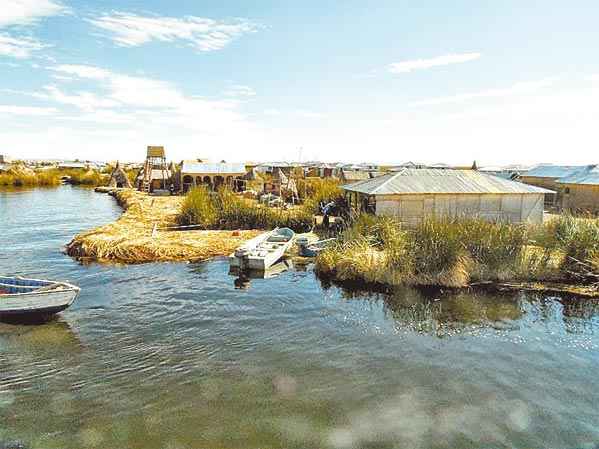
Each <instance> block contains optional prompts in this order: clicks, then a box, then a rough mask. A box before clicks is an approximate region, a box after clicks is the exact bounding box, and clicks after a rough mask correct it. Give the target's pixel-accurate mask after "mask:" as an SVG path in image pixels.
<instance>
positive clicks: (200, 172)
mask: <svg viewBox="0 0 599 449" xmlns="http://www.w3.org/2000/svg"><path fill="white" fill-rule="evenodd" d="M245 173H246V170H245V164H241V163H239V164H238V163H233V164H231V163H227V162H216V163H214V162H199V161H195V160H188V161H183V162H181V185H182V186H183V191H184V192H186V191H188V190H189V189H191V188H193V187H196V186H199V185H205V186H207V187H208V188H210V189H216V188H218V187H219V186H221V185H228V186H229V187H231V188H233V187H235V186H236V180H238V179H241V178H242V177H243V176H244V175H245Z"/></svg>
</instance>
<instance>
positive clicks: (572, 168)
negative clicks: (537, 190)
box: [524, 164, 584, 178]
mask: <svg viewBox="0 0 599 449" xmlns="http://www.w3.org/2000/svg"><path fill="white" fill-rule="evenodd" d="M582 168H584V166H580V165H578V166H577V165H552V164H540V165H537V166H535V167H533V168H531V169H530V170H528V172H526V174H525V175H524V176H527V177H529V176H532V177H536V178H563V177H564V176H570V175H572V174H574V173H575V172H577V171H578V170H580V169H582Z"/></svg>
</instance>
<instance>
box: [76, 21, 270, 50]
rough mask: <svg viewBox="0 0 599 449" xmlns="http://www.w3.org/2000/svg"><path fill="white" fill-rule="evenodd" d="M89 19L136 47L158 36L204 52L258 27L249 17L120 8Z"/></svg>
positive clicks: (125, 43)
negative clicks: (164, 14) (147, 13)
mask: <svg viewBox="0 0 599 449" xmlns="http://www.w3.org/2000/svg"><path fill="white" fill-rule="evenodd" d="M87 20H88V22H90V23H92V24H93V25H95V26H96V27H98V28H101V29H102V30H104V31H108V32H109V33H110V34H111V37H112V40H113V41H114V42H115V43H117V44H118V45H121V46H124V47H135V46H139V45H142V44H145V43H148V42H151V41H154V40H156V41H160V42H176V41H182V42H185V43H186V44H187V45H189V46H191V47H193V48H195V49H196V50H198V51H203V52H207V51H214V50H221V49H222V48H224V47H226V46H227V45H228V44H229V43H230V42H231V41H233V40H234V39H236V38H238V37H240V36H242V35H244V34H247V33H251V32H254V31H256V30H257V29H258V26H257V25H256V24H254V23H253V22H251V21H249V20H246V19H235V20H230V21H225V20H213V19H207V18H203V17H195V16H187V17H185V18H176V17H159V16H140V15H137V14H133V13H124V12H116V11H115V12H112V13H111V14H107V15H103V16H101V17H99V18H94V19H87Z"/></svg>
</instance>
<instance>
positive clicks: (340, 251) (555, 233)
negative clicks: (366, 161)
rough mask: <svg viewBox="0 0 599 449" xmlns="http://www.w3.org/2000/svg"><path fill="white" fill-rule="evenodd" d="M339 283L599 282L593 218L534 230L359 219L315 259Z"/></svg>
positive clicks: (597, 230)
mask: <svg viewBox="0 0 599 449" xmlns="http://www.w3.org/2000/svg"><path fill="white" fill-rule="evenodd" d="M316 269H317V271H318V272H320V273H321V274H324V275H326V276H331V277H333V278H336V279H338V280H341V281H357V282H377V283H378V282H380V283H384V284H390V285H405V284H407V285H440V286H448V287H461V286H466V285H468V284H469V283H470V282H472V281H508V280H523V281H532V280H538V281H555V280H559V281H564V282H576V283H589V282H598V281H599V221H598V220H591V219H579V218H574V217H568V216H564V217H560V218H558V219H556V220H553V221H551V222H549V223H547V224H545V225H542V226H526V225H520V224H509V223H500V222H497V223H494V222H489V221H484V220H482V219H472V218H459V219H451V220H434V219H430V220H424V221H423V222H422V223H421V224H419V225H418V226H416V227H415V228H412V229H410V230H405V229H403V228H402V226H401V224H400V223H399V222H398V221H396V220H394V219H393V218H389V217H375V216H361V217H359V218H358V219H357V220H356V221H355V222H354V224H353V225H352V226H351V227H350V228H349V229H348V230H347V231H345V232H344V233H343V234H342V235H341V237H340V239H339V241H338V243H337V244H336V245H333V246H332V247H330V248H328V249H327V250H325V251H324V252H323V253H322V254H321V255H319V257H318V258H317V261H316Z"/></svg>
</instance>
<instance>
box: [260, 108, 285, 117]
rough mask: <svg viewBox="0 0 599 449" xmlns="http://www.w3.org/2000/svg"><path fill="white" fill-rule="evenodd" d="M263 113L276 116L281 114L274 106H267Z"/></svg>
mask: <svg viewBox="0 0 599 449" xmlns="http://www.w3.org/2000/svg"><path fill="white" fill-rule="evenodd" d="M264 115H269V116H271V117H277V116H279V115H281V111H280V110H278V109H275V108H269V109H265V110H264Z"/></svg>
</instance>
